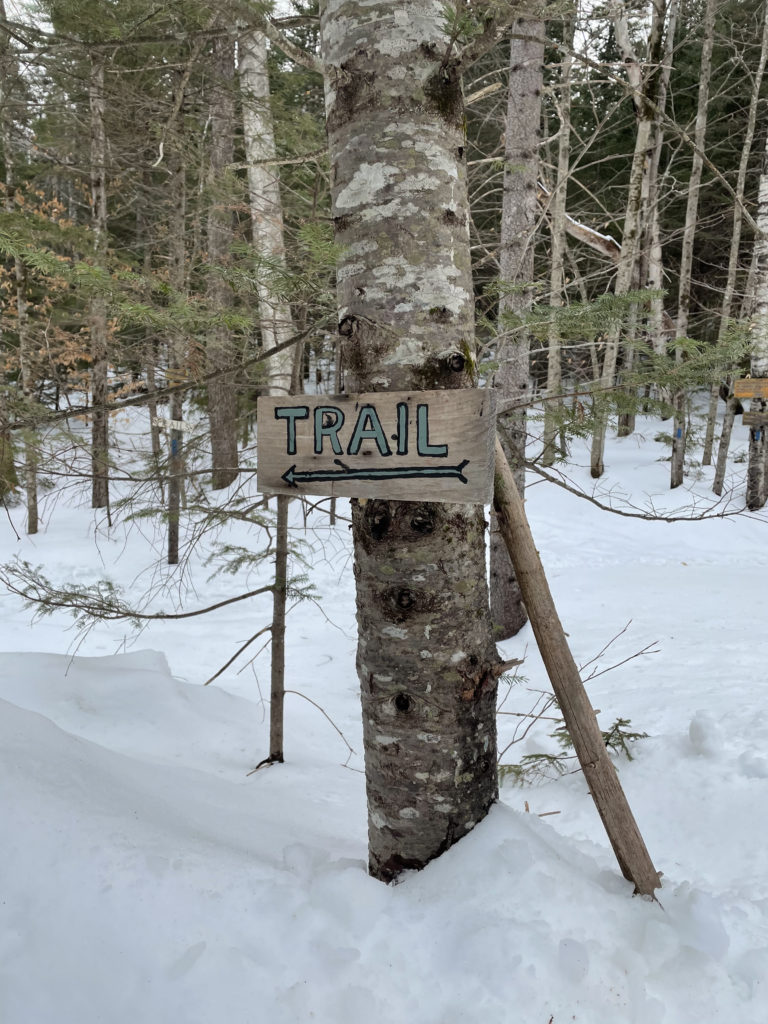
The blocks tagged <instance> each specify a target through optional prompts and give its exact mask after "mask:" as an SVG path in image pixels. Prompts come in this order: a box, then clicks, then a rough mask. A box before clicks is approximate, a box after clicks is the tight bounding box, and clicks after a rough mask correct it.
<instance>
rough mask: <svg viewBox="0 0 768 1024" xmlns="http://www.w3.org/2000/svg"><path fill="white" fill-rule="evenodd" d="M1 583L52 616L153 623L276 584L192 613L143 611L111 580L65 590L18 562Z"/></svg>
mask: <svg viewBox="0 0 768 1024" xmlns="http://www.w3.org/2000/svg"><path fill="white" fill-rule="evenodd" d="M0 582H1V583H3V584H4V585H5V587H6V589H7V590H9V591H10V592H11V593H12V594H15V595H16V596H17V597H20V598H22V600H23V601H24V602H25V603H26V604H27V605H34V606H36V608H37V610H38V612H39V614H41V615H49V614H51V613H52V612H54V611H55V610H56V609H59V608H64V609H66V610H67V611H69V612H71V613H72V614H73V615H74V616H75V617H76V618H78V619H99V620H105V621H120V620H124V619H127V620H129V621H131V622H151V621H155V620H158V619H159V620H162V621H168V620H176V619H192V618H195V617H196V616H198V615H207V614H208V613H209V612H215V611H218V610H219V609H220V608H225V607H227V606H228V605H231V604H236V603H237V602H238V601H245V600H247V599H248V598H250V597H257V596H259V595H260V594H268V593H271V592H272V591H273V590H274V584H271V585H269V586H265V587H258V588H257V589H256V590H249V591H247V592H246V593H244V594H237V595H236V596H235V597H227V598H225V599H224V600H223V601H217V602H216V604H211V605H208V607H206V608H196V609H195V610H194V611H191V612H140V611H138V610H137V609H135V608H131V607H130V606H128V605H127V604H125V603H124V602H123V601H121V600H120V597H119V593H118V590H117V588H116V587H115V586H114V584H112V583H111V582H110V581H109V580H100V581H99V582H98V583H95V584H93V585H92V586H89V587H79V588H78V587H70V588H69V589H66V590H65V589H63V588H61V587H57V586H56V585H55V584H53V583H51V582H50V580H48V579H47V578H46V577H45V576H43V574H42V573H41V572H40V571H39V570H36V569H34V568H33V567H32V566H31V565H30V564H29V563H28V562H15V563H11V564H10V565H3V566H0Z"/></svg>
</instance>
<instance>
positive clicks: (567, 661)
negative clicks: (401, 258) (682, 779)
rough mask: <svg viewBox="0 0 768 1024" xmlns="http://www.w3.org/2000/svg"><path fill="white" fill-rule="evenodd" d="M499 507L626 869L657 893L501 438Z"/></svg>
mask: <svg viewBox="0 0 768 1024" xmlns="http://www.w3.org/2000/svg"><path fill="white" fill-rule="evenodd" d="M494 505H495V508H496V515H497V517H498V523H499V529H500V531H501V534H502V536H503V537H504V541H505V543H506V545H507V550H508V551H509V557H510V558H511V560H512V564H513V566H514V567H515V575H516V576H517V579H518V581H519V583H520V589H521V591H522V595H523V601H524V602H525V607H526V608H527V609H528V615H529V617H530V620H531V626H532V627H533V632H534V635H535V637H536V642H537V643H538V645H539V651H540V652H541V657H542V660H543V661H544V666H545V668H546V670H547V674H548V675H549V679H550V682H551V683H552V689H553V690H554V693H555V697H556V698H557V702H558V704H559V705H560V710H561V712H562V714H563V718H564V719H565V725H566V728H567V729H568V732H569V734H570V736H571V739H572V740H573V746H574V750H575V751H576V755H577V757H578V759H579V764H580V765H581V768H582V771H583V772H584V776H585V778H586V780H587V784H588V786H589V791H590V793H591V794H592V799H593V800H594V801H595V805H596V807H597V811H598V814H599V815H600V818H601V819H602V822H603V825H604V826H605V830H606V832H607V833H608V838H609V840H610V842H611V846H612V847H613V852H614V853H615V854H616V859H617V860H618V862H619V867H620V868H621V873H622V874H623V875H624V877H625V878H626V879H628V880H629V881H630V882H633V883H634V886H635V892H637V893H640V894H641V895H643V896H653V892H654V890H655V889H658V888H660V887H661V880H660V878H659V874H658V872H657V871H656V868H655V867H654V866H653V862H652V861H651V858H650V855H649V853H648V850H647V849H646V846H645V843H644V842H643V837H642V836H641V835H640V830H639V829H638V827H637V823H636V822H635V819H634V816H633V814H632V811H631V810H630V807H629V804H628V803H627V798H626V796H625V794H624V790H623V789H622V788H621V783H620V782H619V778H618V775H617V774H616V768H615V767H614V765H613V762H612V761H611V759H610V757H609V756H608V751H607V750H606V748H605V742H604V741H603V734H602V732H601V731H600V727H599V726H598V724H597V718H596V716H595V712H594V710H593V708H592V705H591V704H590V701H589V697H588V696H587V691H586V690H585V689H584V684H583V683H582V681H581V676H580V675H579V670H578V668H577V666H576V662H575V661H574V660H573V655H572V654H571V651H570V648H569V647H568V642H567V640H566V638H565V633H564V631H563V626H562V623H561V622H560V619H559V617H558V614H557V610H556V609H555V603H554V601H553V600H552V594H551V593H550V590H549V584H548V583H547V578H546V576H545V575H544V569H543V567H542V564H541V559H540V558H539V553H538V551H537V550H536V545H535V544H534V542H533V536H532V535H531V529H530V526H529V525H528V519H527V517H526V514H525V508H524V506H523V502H522V500H521V498H520V493H519V492H518V490H517V487H516V485H515V480H514V477H513V476H512V470H511V469H510V467H509V463H508V462H507V459H506V456H505V455H504V451H503V449H502V447H501V444H500V443H499V440H498V438H497V439H496V473H495V478H494Z"/></svg>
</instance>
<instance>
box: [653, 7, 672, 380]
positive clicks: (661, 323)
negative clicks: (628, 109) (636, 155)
mask: <svg viewBox="0 0 768 1024" xmlns="http://www.w3.org/2000/svg"><path fill="white" fill-rule="evenodd" d="M678 11H679V3H678V0H670V3H669V7H668V10H667V12H666V15H667V27H666V32H665V34H664V54H663V58H662V60H663V67H662V70H661V74H660V76H659V92H658V96H657V101H656V102H657V106H658V108H659V113H660V114H664V112H665V110H666V106H667V92H668V90H669V79H670V76H671V74H672V63H673V59H674V52H675V33H676V31H677V15H678ZM663 146H664V126H663V123H662V122H661V120H658V121H657V122H656V124H655V126H654V143H653V155H652V157H651V162H650V167H649V168H648V275H647V282H646V283H647V287H648V289H649V291H652V292H655V293H656V294H655V295H654V296H653V298H652V299H651V304H650V311H649V316H648V328H649V333H650V336H651V348H652V349H653V351H654V354H655V355H657V356H663V355H664V354H665V353H666V351H667V340H668V334H667V331H666V329H665V314H664V294H663V292H664V263H663V250H662V244H661V217H660V212H659V193H660V189H659V167H660V164H661V151H662V148H663ZM659 397H660V398H662V399H663V398H664V397H665V395H664V394H662V393H661V392H660V394H659Z"/></svg>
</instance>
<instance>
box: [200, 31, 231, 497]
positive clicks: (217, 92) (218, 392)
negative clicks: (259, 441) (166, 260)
mask: <svg viewBox="0 0 768 1024" xmlns="http://www.w3.org/2000/svg"><path fill="white" fill-rule="evenodd" d="M212 50H213V57H212V60H211V75H212V82H211V87H210V88H211V93H210V103H209V116H210V125H211V145H210V157H209V161H208V175H207V189H208V202H209V208H208V218H207V232H206V235H207V245H208V264H209V267H208V277H207V281H206V293H207V296H208V301H209V303H210V307H211V310H212V311H213V312H216V313H223V312H225V311H226V310H227V309H228V308H229V307H230V304H231V290H230V287H229V284H228V283H227V282H226V280H225V279H224V276H223V273H222V271H223V270H224V269H225V268H226V266H227V264H228V263H229V261H230V247H231V245H232V210H231V198H230V194H229V193H230V189H229V173H230V172H229V167H230V165H231V164H232V162H233V158H234V149H233V133H234V126H235V93H234V75H235V50H234V44H233V42H232V39H231V38H230V37H229V36H227V35H222V36H218V37H216V38H215V39H214V41H213V44H212ZM235 361H236V351H235V347H234V346H233V345H232V343H231V340H230V333H229V330H228V329H227V328H226V327H225V326H223V325H220V326H217V327H214V328H213V329H212V331H211V333H210V335H209V337H208V369H209V371H210V372H214V371H221V370H224V369H226V368H228V367H230V368H232V372H230V373H226V374H223V375H222V376H220V377H217V378H215V379H214V380H212V381H211V382H210V383H209V385H208V420H209V422H210V429H211V460H212V473H211V487H212V488H213V489H214V490H220V489H222V488H224V487H229V485H230V484H231V483H232V482H233V481H234V480H236V479H237V474H238V451H237V382H236V376H237V374H236V371H235V369H234V365H235Z"/></svg>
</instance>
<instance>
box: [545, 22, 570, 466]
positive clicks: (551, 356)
mask: <svg viewBox="0 0 768 1024" xmlns="http://www.w3.org/2000/svg"><path fill="white" fill-rule="evenodd" d="M575 27H576V12H575V11H571V12H570V14H569V16H568V17H567V18H565V19H564V22H563V45H564V47H565V49H564V50H563V58H562V70H561V74H560V103H559V107H558V109H559V114H560V136H559V138H558V145H557V181H556V182H555V188H554V191H553V193H552V201H551V203H550V207H549V223H550V237H551V257H550V258H551V268H550V278H549V304H550V306H552V308H553V309H559V308H560V307H561V306H562V305H563V298H564V292H565V254H566V237H565V232H566V198H567V190H568V178H569V174H570V160H571V67H572V65H573V58H572V56H571V50H572V49H573V36H574V31H575ZM561 348H562V345H561V338H560V325H559V323H558V322H557V318H556V317H553V322H552V324H551V325H550V328H549V335H548V338H547V394H546V402H545V405H544V450H543V453H542V462H543V464H544V465H545V466H551V465H553V464H554V462H555V458H556V456H557V455H558V445H557V438H558V433H559V431H560V427H561V414H562V402H561V400H560V392H561V390H562V379H563V377H562V353H561Z"/></svg>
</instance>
